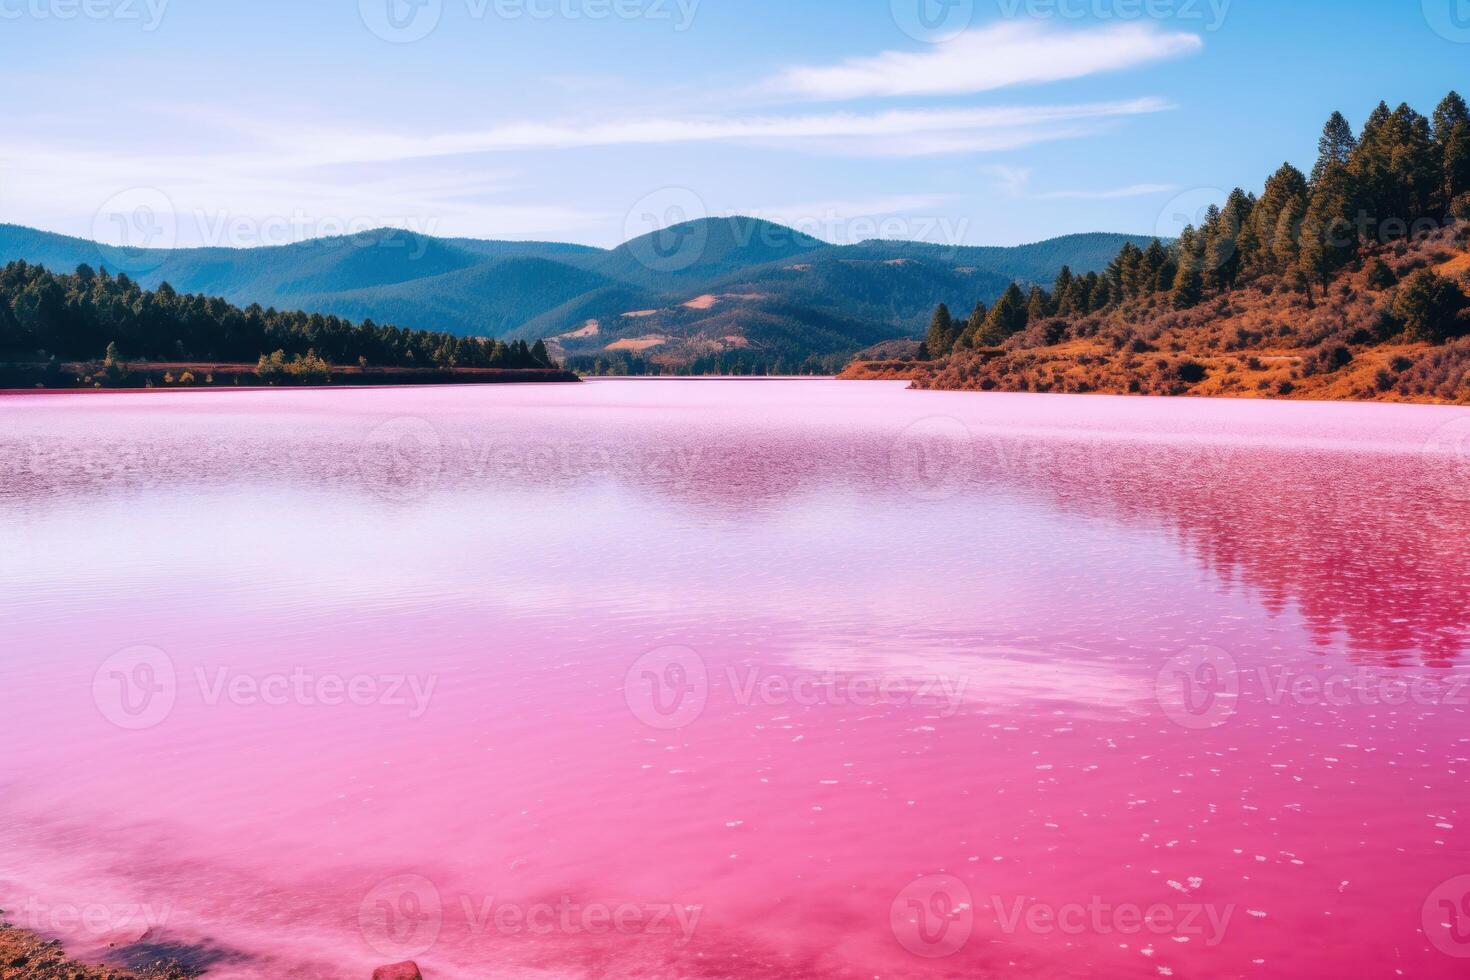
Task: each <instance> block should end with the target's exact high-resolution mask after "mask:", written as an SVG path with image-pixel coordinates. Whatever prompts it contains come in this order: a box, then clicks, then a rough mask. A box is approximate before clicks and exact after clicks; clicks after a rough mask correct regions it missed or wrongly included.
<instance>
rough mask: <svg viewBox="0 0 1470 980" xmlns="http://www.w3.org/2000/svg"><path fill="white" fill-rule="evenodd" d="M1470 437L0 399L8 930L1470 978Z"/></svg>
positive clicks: (567, 407) (1244, 425)
mask: <svg viewBox="0 0 1470 980" xmlns="http://www.w3.org/2000/svg"><path fill="white" fill-rule="evenodd" d="M1467 447H1470V413H1467V412H1465V411H1464V410H1459V409H1449V408H1432V407H1402V406H1376V405H1325V404H1279V403H1278V404H1266V403H1246V402H1208V401H1192V400H1177V401H1164V400H1153V399H1111V398H1096V397H1065V396H1062V397H1053V396H1028V395H977V394H945V393H924V392H909V391H906V390H903V388H902V386H900V385H890V384H886V383H841V382H830V381H597V382H591V383H587V384H584V385H580V386H554V387H553V386H547V387H516V388H509V387H506V388H499V387H490V388H447V389H433V390H429V389H419V390H380V391H373V390H354V391H299V392H286V391H281V392H207V393H206V392H200V393H151V394H98V395H85V396H77V395H64V394H63V395H27V396H23V397H3V398H0V691H3V695H0V697H3V701H0V703H3V709H4V710H3V715H0V735H3V738H4V748H3V752H0V906H3V907H4V908H5V909H7V910H8V915H9V918H10V919H11V921H13V922H16V923H17V924H20V925H26V926H30V927H33V928H40V929H42V930H43V931H46V932H48V933H52V934H55V935H57V936H60V937H62V938H64V939H66V940H67V941H68V943H69V944H70V948H71V949H72V950H74V951H76V952H78V953H83V954H84V955H96V956H102V955H109V956H112V957H114V958H121V959H122V960H123V961H127V960H129V959H139V958H146V957H149V956H153V955H156V954H174V955H182V956H185V957H186V958H189V959H190V960H191V961H193V962H196V963H199V964H201V965H204V966H207V967H208V968H209V976H211V977H220V978H260V977H273V978H280V977H303V978H304V977H310V978H317V977H321V978H337V977H344V978H366V977H367V976H369V974H370V973H371V971H372V969H373V968H374V967H375V966H378V965H380V964H383V963H388V962H395V961H398V960H403V959H408V958H412V959H415V960H416V961H417V962H418V963H419V964H420V965H421V967H422V968H423V970H424V973H425V976H426V978H428V980H443V978H474V980H487V978H502V977H504V978H517V980H520V978H533V980H534V978H591V977H598V978H621V977H628V978H634V977H636V978H655V980H656V978H685V977H699V978H717V977H731V978H776V977H782V978H784V977H807V978H831V977H853V978H858V977H862V978H871V977H882V978H890V977H892V978H898V977H991V976H994V977H1018V978H1043V977H1044V978H1067V977H1105V978H1106V977H1157V976H1173V977H1176V978H1188V977H1200V978H1206V977H1208V978H1223V977H1251V978H1268V977H1269V978H1275V977H1292V978H1301V977H1308V978H1310V977H1332V978H1340V977H1349V976H1351V977H1399V976H1404V977H1454V976H1464V975H1466V972H1467V970H1470V958H1463V957H1470V897H1467V896H1470V879H1460V876H1464V875H1470V832H1467V831H1470V812H1466V811H1467V810H1470V707H1467V705H1470V686H1461V685H1465V683H1466V680H1467V677H1470V665H1467V662H1466V654H1467V647H1470V608H1467V597H1470V548H1467V532H1470V455H1467ZM302 684H305V685H306V686H305V687H301V686H300V685H302ZM321 684H325V685H326V686H325V687H318V685H321ZM349 690H352V691H355V692H356V693H355V696H353V697H350V698H349V697H347V696H346V694H345V692H347V691H349ZM1324 691H1325V692H1326V693H1325V694H1324ZM323 700H326V701H331V702H332V703H322V701H323ZM1457 879H1460V880H1457ZM1135 913H1137V914H1135ZM1143 915H1146V916H1147V920H1146V924H1145V923H1144V922H1141V921H1140V919H1139V916H1143ZM1058 917H1059V918H1058Z"/></svg>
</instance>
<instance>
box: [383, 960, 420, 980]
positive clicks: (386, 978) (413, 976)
mask: <svg viewBox="0 0 1470 980" xmlns="http://www.w3.org/2000/svg"><path fill="white" fill-rule="evenodd" d="M373 980H424V975H423V974H422V973H420V972H419V965H418V964H417V963H414V962H412V961H410V962H408V963H394V964H393V965H392V966H380V967H378V968H377V969H376V970H374V971H373Z"/></svg>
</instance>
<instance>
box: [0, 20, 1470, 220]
mask: <svg viewBox="0 0 1470 980" xmlns="http://www.w3.org/2000/svg"><path fill="white" fill-rule="evenodd" d="M921 14H927V16H926V17H924V16H920V15H921ZM1467 66H1470V0H1392V2H1386V0H1331V2H1328V0H1293V2H1290V3H1283V2H1280V0H779V2H777V0H313V2H309V3H308V2H303V0H290V2H287V0H0V83H3V85H4V88H5V90H6V91H7V92H9V93H11V96H12V97H11V98H10V99H8V100H7V108H6V110H5V119H6V126H5V129H6V138H5V139H4V140H3V141H0V221H8V222H15V223H19V224H26V225H32V226H37V227H41V228H46V229H50V230H55V231H60V232H65V233H68V234H76V235H82V236H84V237H98V238H104V239H107V240H110V241H120V242H125V243H127V244H145V243H146V244H155V245H169V244H178V245H196V244H214V245H247V246H248V245H256V244H281V243H284V242H286V241H292V240H297V239H301V238H308V237H314V236H316V235H319V234H331V233H335V232H339V231H343V230H358V229H363V228H367V227H375V226H379V225H385V224H386V225H395V226H400V227H409V228H413V229H415V230H418V231H424V232H427V233H431V234H438V235H446V236H458V235H464V236H473V237H481V238H513V239H528V238H534V239H553V240H562V241H577V242H585V243H588V244H594V245H603V246H608V245H614V244H617V243H618V242H620V241H622V240H624V239H625V238H627V237H631V235H634V234H639V233H642V232H644V231H648V230H652V227H654V226H656V225H658V224H660V223H663V222H665V221H669V220H673V219H675V218H678V217H694V216H698V215H700V214H710V215H723V214H737V213H738V214H754V215H758V216H760V217H765V218H769V219H771V220H777V221H783V222H785V223H788V224H794V225H796V226H797V227H800V228H801V229H802V230H804V231H807V232H809V233H811V234H815V235H817V236H819V237H822V238H825V239H828V240H832V241H851V240H860V239H863V238H869V237H888V238H922V239H927V240H930V241H939V242H945V243H962V244H1015V243H1019V242H1025V241H1035V240H1039V239H1043V238H1047V237H1051V236H1053V235H1059V234H1066V233H1070V232H1081V231H1096V230H1106V231H1126V232H1152V231H1155V230H1161V231H1172V230H1177V227H1178V226H1179V224H1181V223H1182V222H1181V221H1180V220H1179V217H1178V216H1180V215H1191V214H1194V213H1197V212H1198V210H1199V209H1201V208H1202V207H1204V206H1205V205H1206V204H1207V203H1208V202H1209V201H1210V200H1212V199H1215V198H1218V197H1220V196H1222V193H1221V192H1222V191H1223V190H1224V189H1228V188H1230V187H1233V186H1235V185H1237V184H1242V185H1244V186H1247V187H1249V188H1252V189H1255V188H1258V187H1259V184H1260V183H1261V181H1262V180H1263V179H1264V177H1265V176H1266V174H1267V173H1268V172H1269V171H1270V170H1272V169H1274V168H1275V167H1276V166H1277V165H1279V164H1280V163H1281V161H1282V160H1291V161H1293V162H1295V163H1297V164H1298V165H1300V166H1302V167H1303V168H1304V169H1305V168H1307V167H1309V166H1310V164H1311V162H1312V159H1313V157H1314V154H1315V144H1316V135H1317V133H1318V132H1319V130H1320V128H1321V125H1322V123H1323V121H1324V120H1325V119H1326V117H1327V115H1328V114H1329V113H1330V112H1331V111H1332V110H1333V109H1341V110H1342V111H1343V112H1344V113H1346V114H1347V116H1348V118H1349V119H1351V120H1352V121H1353V122H1354V124H1355V125H1357V124H1359V123H1361V121H1362V119H1363V118H1364V116H1365V115H1366V114H1367V112H1368V111H1369V110H1370V109H1371V108H1372V106H1373V105H1374V104H1376V102H1377V101H1378V100H1379V99H1386V100H1388V101H1389V102H1391V103H1397V102H1400V101H1408V102H1409V103H1410V104H1412V105H1414V106H1416V107H1417V108H1419V109H1420V110H1421V111H1425V112H1428V111H1430V110H1432V109H1433V107H1434V105H1435V104H1436V103H1437V102H1438V101H1439V99H1440V98H1441V97H1442V96H1443V95H1444V93H1445V92H1446V91H1448V90H1449V89H1451V88H1455V87H1460V88H1462V89H1465V88H1470V72H1466V71H1465V68H1466V67H1467ZM17 94H19V97H17Z"/></svg>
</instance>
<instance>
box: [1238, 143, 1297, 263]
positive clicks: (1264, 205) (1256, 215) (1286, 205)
mask: <svg viewBox="0 0 1470 980" xmlns="http://www.w3.org/2000/svg"><path fill="white" fill-rule="evenodd" d="M1307 194H1308V190H1307V178H1306V177H1305V176H1303V175H1302V172H1301V171H1300V170H1298V169H1297V168H1295V167H1293V166H1292V165H1291V164H1289V163H1286V164H1282V165H1281V167H1280V169H1278V170H1277V171H1276V173H1274V174H1272V175H1271V178H1270V179H1269V180H1267V181H1266V189H1265V191H1264V193H1262V194H1261V198H1260V200H1259V201H1257V202H1256V205H1255V207H1254V208H1253V209H1252V211H1251V219H1250V223H1251V230H1252V237H1253V240H1254V241H1255V242H1256V243H1257V246H1256V247H1257V251H1256V257H1255V258H1256V269H1255V271H1260V272H1277V271H1281V270H1282V269H1283V268H1284V266H1285V265H1286V264H1287V263H1288V262H1290V261H1291V260H1292V259H1294V258H1295V249H1294V248H1293V247H1292V246H1291V243H1290V237H1291V235H1292V234H1293V233H1294V227H1295V223H1297V222H1300V220H1301V217H1302V214H1303V212H1304V211H1305V203H1304V202H1305V201H1306V199H1307ZM1293 211H1294V212H1295V214H1294V215H1293V214H1292V212H1293ZM1283 214H1286V215H1287V220H1286V222H1285V223H1284V224H1283V221H1282V215H1283ZM1283 233H1284V234H1285V235H1286V238H1285V239H1283V237H1282V236H1283ZM1283 256H1285V259H1283Z"/></svg>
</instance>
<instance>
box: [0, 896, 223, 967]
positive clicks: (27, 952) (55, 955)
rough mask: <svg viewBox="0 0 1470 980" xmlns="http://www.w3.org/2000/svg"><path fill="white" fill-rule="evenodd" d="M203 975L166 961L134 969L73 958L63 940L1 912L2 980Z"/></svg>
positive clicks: (0, 957) (0, 955) (0, 947)
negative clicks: (26, 926) (19, 923)
mask: <svg viewBox="0 0 1470 980" xmlns="http://www.w3.org/2000/svg"><path fill="white" fill-rule="evenodd" d="M200 975H201V974H200V973H199V972H197V971H190V970H187V969H185V968H184V967H183V966H181V965H179V964H178V963H175V962H170V961H166V960H158V961H157V962H155V963H151V964H149V965H148V966H145V967H142V968H138V969H135V968H131V967H116V966H107V965H105V964H101V963H99V964H96V965H92V964H88V963H85V962H83V961H81V960H79V959H72V958H70V957H69V956H67V953H66V949H65V947H64V946H63V945H62V943H61V940H59V939H47V938H45V937H44V936H42V935H40V934H39V933H35V932H31V931H30V930H28V929H22V928H21V927H19V926H16V925H12V924H11V923H9V922H7V921H6V920H5V919H4V916H3V910H0V980H191V978H193V977H198V976H200Z"/></svg>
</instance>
